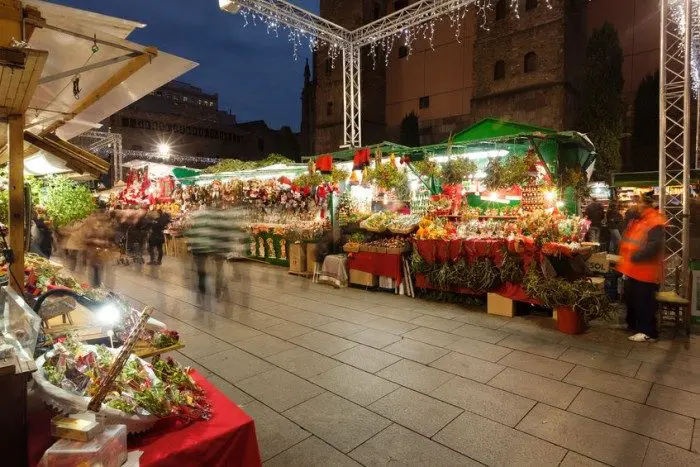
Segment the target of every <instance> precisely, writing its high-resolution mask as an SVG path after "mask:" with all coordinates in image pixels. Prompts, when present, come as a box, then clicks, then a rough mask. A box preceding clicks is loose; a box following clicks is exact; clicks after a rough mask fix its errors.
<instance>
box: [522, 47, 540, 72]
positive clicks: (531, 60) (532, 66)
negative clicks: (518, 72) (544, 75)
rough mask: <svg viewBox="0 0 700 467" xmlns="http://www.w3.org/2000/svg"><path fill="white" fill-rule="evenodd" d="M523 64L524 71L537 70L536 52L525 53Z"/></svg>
mask: <svg viewBox="0 0 700 467" xmlns="http://www.w3.org/2000/svg"><path fill="white" fill-rule="evenodd" d="M523 65H524V66H523V68H524V71H525V73H532V72H533V71H537V54H536V53H535V52H528V53H526V54H525V60H524V64H523Z"/></svg>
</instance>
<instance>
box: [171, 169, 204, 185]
mask: <svg viewBox="0 0 700 467" xmlns="http://www.w3.org/2000/svg"><path fill="white" fill-rule="evenodd" d="M200 172H201V170H197V169H190V168H188V167H174V168H173V176H174V177H175V178H177V179H178V180H179V181H180V182H181V183H182V184H183V185H190V184H192V183H193V181H192V180H191V178H192V177H195V176H197V175H199V173H200ZM183 179H184V180H183Z"/></svg>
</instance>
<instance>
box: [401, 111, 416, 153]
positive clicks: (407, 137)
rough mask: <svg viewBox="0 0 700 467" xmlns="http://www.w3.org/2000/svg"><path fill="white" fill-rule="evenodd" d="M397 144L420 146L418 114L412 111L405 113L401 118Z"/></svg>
mask: <svg viewBox="0 0 700 467" xmlns="http://www.w3.org/2000/svg"><path fill="white" fill-rule="evenodd" d="M399 144H403V145H404V146H410V147H416V146H420V127H419V124H418V116H416V114H415V113H414V112H411V113H410V114H408V115H406V116H405V117H404V118H403V120H401V129H400V134H399Z"/></svg>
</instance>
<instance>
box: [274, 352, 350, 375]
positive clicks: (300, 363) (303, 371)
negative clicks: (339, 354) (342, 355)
mask: <svg viewBox="0 0 700 467" xmlns="http://www.w3.org/2000/svg"><path fill="white" fill-rule="evenodd" d="M267 360H268V361H269V362H271V363H274V364H275V365H277V366H279V367H282V368H284V369H285V370H287V371H290V372H292V373H294V374H295V375H297V376H301V377H302V378H306V379H308V378H311V377H313V376H316V375H318V374H321V373H323V372H324V371H328V370H330V369H331V368H335V367H336V366H338V365H340V362H337V361H336V360H333V359H332V358H328V357H324V356H323V355H319V354H317V353H316V352H312V351H311V350H307V349H303V348H301V347H297V348H295V349H291V350H286V351H284V352H282V353H278V354H275V355H271V356H269V357H267Z"/></svg>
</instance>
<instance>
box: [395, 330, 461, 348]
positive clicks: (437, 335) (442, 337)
mask: <svg viewBox="0 0 700 467" xmlns="http://www.w3.org/2000/svg"><path fill="white" fill-rule="evenodd" d="M403 337H407V338H409V339H413V340H417V341H420V342H424V343H426V344H431V345H436V346H438V347H445V346H446V345H448V344H451V343H452V342H454V341H456V340H459V336H455V335H454V334H450V333H449V332H443V331H437V330H435V329H430V328H417V329H414V330H413V331H408V332H407V333H406V334H404V335H403Z"/></svg>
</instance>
